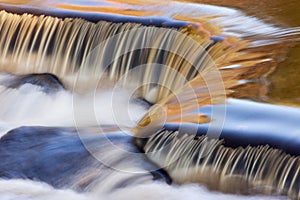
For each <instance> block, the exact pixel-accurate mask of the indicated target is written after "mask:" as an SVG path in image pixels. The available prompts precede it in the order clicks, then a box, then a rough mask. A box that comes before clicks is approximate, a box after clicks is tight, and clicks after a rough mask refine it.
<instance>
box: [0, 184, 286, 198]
mask: <svg viewBox="0 0 300 200" xmlns="http://www.w3.org/2000/svg"><path fill="white" fill-rule="evenodd" d="M0 199H1V200H8V199H14V200H38V199H43V200H65V199H72V200H96V199H106V200H115V199H119V200H140V199H145V200H151V199H165V200H182V199H185V200H194V199H205V200H215V199H218V200H223V199H224V200H226V199H231V200H275V199H286V198H284V197H274V196H273V197H272V196H271V197H270V196H241V195H229V194H222V193H218V192H211V191H208V190H207V189H205V188H204V187H200V186H198V185H185V186H169V185H166V184H161V183H151V184H144V185H139V186H135V187H128V188H123V189H119V190H116V191H114V192H111V193H109V194H107V193H97V192H95V193H81V194H80V193H76V192H74V191H71V190H60V189H54V188H52V187H51V186H49V185H47V184H45V183H40V182H34V181H29V180H0Z"/></svg>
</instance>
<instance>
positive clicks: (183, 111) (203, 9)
mask: <svg viewBox="0 0 300 200" xmlns="http://www.w3.org/2000/svg"><path fill="white" fill-rule="evenodd" d="M0 2H1V3H0V8H1V7H3V8H6V10H13V11H16V12H22V10H18V9H16V8H17V7H18V6H22V7H23V8H24V9H25V10H26V9H29V10H30V9H31V10H34V9H36V8H41V10H42V13H43V12H45V13H47V12H49V13H51V12H52V10H51V9H54V13H55V12H57V13H59V12H60V11H72V12H73V13H75V15H78V16H83V17H84V16H87V15H85V14H83V13H92V14H93V13H105V14H109V15H111V14H112V15H114V16H116V15H120V14H121V15H130V16H135V17H138V18H139V17H145V16H156V17H154V18H151V20H154V21H155V22H156V21H159V20H157V19H164V20H169V19H172V20H175V21H173V22H174V23H175V22H176V23H179V22H180V23H181V22H182V21H183V22H189V23H193V24H194V26H187V27H183V28H180V27H179V28H178V27H175V26H174V27H173V28H170V27H166V28H157V27H148V26H144V25H143V23H142V24H136V23H125V24H121V23H110V22H99V23H96V24H95V23H91V22H87V21H84V20H81V19H75V20H71V19H64V20H63V19H59V18H53V17H47V16H46V17H45V16H31V15H13V14H8V13H7V12H4V11H1V13H0V35H1V38H0V48H1V51H0V69H1V74H0V83H1V86H0V96H1V99H0V102H1V109H0V124H1V129H0V135H1V136H2V135H4V134H5V133H6V132H7V131H8V130H11V129H13V128H16V127H19V126H22V125H39V126H64V127H74V126H76V127H79V128H87V127H89V128H90V127H93V126H103V127H105V126H108V128H107V130H106V129H105V128H104V130H106V131H108V132H109V131H112V132H113V131H114V130H116V129H117V130H119V129H122V130H124V131H125V132H128V131H129V130H132V129H131V128H133V127H135V126H136V125H137V123H138V122H139V120H140V119H141V118H142V117H143V116H144V114H145V113H147V111H148V110H149V104H152V103H159V104H160V105H161V106H162V107H164V106H165V105H168V107H167V109H166V110H165V113H164V115H165V116H164V120H166V121H167V122H175V123H178V122H182V121H183V122H193V123H203V122H207V121H209V120H210V119H208V118H206V117H205V116H202V115H199V113H197V114H196V115H195V114H193V112H191V111H194V110H195V109H196V108H197V107H199V106H203V105H208V104H211V103H214V104H217V103H221V104H222V103H224V102H225V101H226V97H234V98H245V99H251V100H255V101H259V102H268V103H276V104H289V105H294V106H298V105H299V102H300V94H299V90H297V87H299V84H298V82H299V78H298V76H297V74H299V73H300V68H299V65H300V60H299V58H298V55H299V27H297V26H300V21H299V16H300V15H299V14H298V12H297V11H295V10H294V9H295V8H297V7H298V5H299V2H297V1H289V2H287V3H286V2H283V1H276V2H273V3H272V4H271V5H269V4H270V2H268V1H259V2H257V1H247V2H243V3H240V2H234V1H232V2H231V3H228V2H225V1H224V2H223V1H221V0H215V1H209V2H207V1H205V0H204V1H197V2H196V3H188V2H171V1H167V2H156V1H147V2H146V1H139V0H128V1H126V2H122V3H120V2H118V1H115V0H111V1H96V0H94V1H93V0H90V1H80V0H79V1H64V2H63V3H62V2H60V1H55V0H53V1H52V0H49V1H33V0H18V1H11V0H10V1H6V0H1V1H0ZM200 3H212V4H214V5H220V6H226V7H220V6H211V5H205V4H200ZM15 6H17V7H15ZM46 6H47V7H48V8H45V7H46ZM49 7H50V8H51V9H50V8H49ZM35 12H38V11H36V10H35ZM72 16H73V15H72ZM128 19H129V18H128ZM130 19H131V20H136V18H130ZM116 20H119V18H117V19H116ZM151 20H150V22H151ZM121 21H122V20H121ZM142 22H143V20H142ZM174 23H170V24H174ZM176 23H175V24H176ZM170 38H171V39H170ZM200 47H201V48H200ZM132 66H138V67H132ZM182 66H183V67H182ZM254 67H255V70H253V68H254ZM45 72H49V73H53V74H55V75H57V76H58V77H59V78H60V79H61V80H62V82H63V84H64V86H65V87H66V88H65V89H60V90H59V91H58V92H55V93H53V94H52V93H51V94H48V93H45V92H44V91H43V87H40V86H36V85H31V84H23V85H21V86H20V87H8V85H9V84H10V83H13V82H14V80H16V79H18V77H19V76H20V75H22V74H28V73H45ZM13 74H18V75H13ZM282 77H284V78H282ZM7 84H8V85H7ZM195 91H196V92H195ZM177 97H178V99H176V98H177ZM140 99H145V100H147V103H145V102H144V101H142V100H140ZM20 100H21V101H20ZM159 117H160V116H159ZM159 117H158V118H159ZM147 119H148V118H146V122H147ZM159 119H161V118H159ZM151 120H152V119H151ZM266 120H267V119H266ZM112 125H113V126H112ZM115 125H118V126H117V127H116V126H115ZM148 148H149V149H151V148H152V147H151V146H149V147H148ZM249 151H250V150H249ZM291 160H292V159H291ZM290 162H295V161H290ZM298 171H299V170H298V168H297V172H296V175H298V174H297V173H298ZM177 173H178V172H177ZM173 176H175V177H176V174H175V175H173ZM179 179H180V178H179ZM210 179H212V177H210ZM294 179H296V178H294ZM294 179H293V181H294V182H295V180H294ZM216 181H217V177H216ZM178 182H179V181H178ZM202 182H203V180H202ZM204 182H205V181H204ZM238 183H240V182H238ZM280 183H281V182H280ZM107 184H108V185H109V183H107ZM282 184H284V182H283V183H282ZM0 185H1V187H0V188H1V189H0V198H1V199H62V198H74V199H96V198H97V199H98V198H99V197H101V198H103V199H104V198H105V199H141V198H145V199H155V198H164V199H183V198H184V199H195V198H200V199H201V198H202V199H216V198H218V199H228V198H233V199H286V197H278V196H277V197H274V196H256V195H254V196H240V195H230V194H222V193H219V192H212V191H208V190H207V189H206V188H205V187H204V186H201V185H200V186H199V185H194V184H187V185H183V186H177V185H175V186H169V185H165V184H162V183H155V182H154V183H146V182H145V183H144V184H139V185H138V186H129V187H126V188H122V189H118V190H115V191H114V192H111V193H106V192H103V191H102V190H101V189H100V188H99V189H98V190H96V189H95V190H92V191H89V192H87V193H77V192H75V191H73V190H69V189H55V188H52V187H51V186H49V185H47V184H45V183H40V182H36V181H29V180H0ZM295 185H296V184H295ZM99 187H100V186H99ZM96 188H97V187H96ZM213 189H215V188H213ZM217 189H218V188H217ZM259 189H260V188H259ZM253 193H255V192H252V195H253Z"/></svg>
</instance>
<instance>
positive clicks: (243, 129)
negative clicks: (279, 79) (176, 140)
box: [164, 99, 300, 156]
mask: <svg viewBox="0 0 300 200" xmlns="http://www.w3.org/2000/svg"><path fill="white" fill-rule="evenodd" d="M224 106H225V107H224ZM224 108H225V113H224V114H225V115H222V114H220V112H219V113H218V112H216V113H218V114H217V115H215V116H214V115H212V110H213V109H215V110H218V109H221V110H222V109H224ZM199 111H200V113H201V114H204V115H206V116H208V117H209V118H211V119H212V121H213V122H214V123H213V124H212V123H207V124H192V123H189V124H187V123H185V124H173V123H169V124H165V125H164V128H166V129H167V130H178V129H179V130H180V132H182V133H189V134H195V136H196V135H207V132H208V130H209V128H210V130H211V134H210V135H208V136H209V137H210V136H212V137H213V138H219V139H223V140H224V145H225V146H228V147H233V148H237V147H247V146H249V145H250V146H259V145H269V146H271V147H273V148H277V149H281V150H283V151H284V152H286V153H289V154H291V155H295V156H299V155H300V137H299V135H300V123H299V119H300V109H297V108H291V107H287V106H278V105H270V104H264V103H255V102H251V101H245V100H237V99H229V101H228V103H227V104H226V105H213V106H212V105H209V106H203V107H201V108H200V109H199ZM215 130H221V132H220V135H218V133H215V132H214V131H215Z"/></svg>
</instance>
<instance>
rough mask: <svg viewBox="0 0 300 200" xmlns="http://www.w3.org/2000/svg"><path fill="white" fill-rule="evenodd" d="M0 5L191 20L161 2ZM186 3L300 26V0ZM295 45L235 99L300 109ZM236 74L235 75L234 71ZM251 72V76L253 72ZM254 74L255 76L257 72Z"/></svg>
mask: <svg viewBox="0 0 300 200" xmlns="http://www.w3.org/2000/svg"><path fill="white" fill-rule="evenodd" d="M0 2H2V3H9V4H22V5H30V6H31V5H34V6H50V7H55V8H60V9H66V10H77V11H85V12H86V11H89V12H104V13H113V14H122V15H131V16H149V15H166V16H167V13H168V12H169V13H172V17H174V18H177V19H178V18H180V20H187V19H188V18H186V17H182V16H179V15H178V16H176V15H175V16H174V12H175V11H171V10H168V9H166V8H162V7H163V5H167V3H168V2H159V1H142V0H127V1H119V0H107V1H104V0H89V1H83V0H77V1H70V0H67V1H64V2H63V3H62V2H60V1H57V0H54V1H50V0H48V1H33V0H0ZM185 2H194V3H206V4H213V5H218V6H226V7H230V8H237V9H240V10H242V11H243V12H245V13H246V14H248V15H250V16H251V15H253V16H256V17H258V18H260V19H263V20H264V21H266V22H268V23H272V24H276V25H278V26H281V27H296V26H300V12H298V9H299V7H300V1H298V0H288V1H286V0H275V1H272V2H270V1H269V0H244V1H240V0H230V1H228V0H188V1H185ZM162 11H163V12H162ZM192 14H193V13H191V15H192ZM193 20H195V19H193ZM193 20H192V21H193ZM241 23H243V22H241ZM294 43H295V45H294V47H292V48H289V50H288V52H287V56H285V55H284V56H285V57H284V59H282V62H281V63H280V64H279V65H278V67H277V68H276V69H275V71H274V72H273V73H272V74H271V75H270V76H269V77H268V78H267V79H266V80H267V81H266V82H261V81H260V82H251V83H247V84H243V85H242V86H240V87H237V88H234V89H235V92H236V94H235V97H239V98H249V97H250V98H251V95H252V97H253V98H252V99H255V100H257V101H267V102H271V103H279V104H290V105H298V106H300V78H299V75H300V58H299V55H300V44H299V42H298V43H296V42H294ZM287 49H288V48H286V47H283V50H282V51H287ZM256 70H258V69H257V68H256V69H255V70H254V73H256V74H258V75H259V74H260V72H256ZM258 71H259V70H258ZM271 71H272V70H271ZM232 72H234V70H233V71H232ZM247 73H250V70H249V71H248V72H247ZM251 73H253V69H252V72H251ZM268 73H269V72H268ZM249 94H250V96H249ZM257 97H261V98H257Z"/></svg>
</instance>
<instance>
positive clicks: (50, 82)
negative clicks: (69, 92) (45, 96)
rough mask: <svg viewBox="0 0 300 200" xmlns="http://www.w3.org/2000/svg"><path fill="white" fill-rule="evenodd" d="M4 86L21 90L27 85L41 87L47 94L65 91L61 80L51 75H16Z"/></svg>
mask: <svg viewBox="0 0 300 200" xmlns="http://www.w3.org/2000/svg"><path fill="white" fill-rule="evenodd" d="M2 84H3V85H5V86H6V87H8V88H20V87H21V86H23V85H25V84H32V85H36V86H39V87H41V88H42V91H43V92H45V93H55V92H58V91H60V90H64V89H65V88H64V85H63V83H62V82H61V81H60V80H59V78H58V77H57V76H55V75H53V74H50V73H41V74H27V75H16V76H14V77H13V78H12V79H10V80H8V81H7V82H4V83H2Z"/></svg>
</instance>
